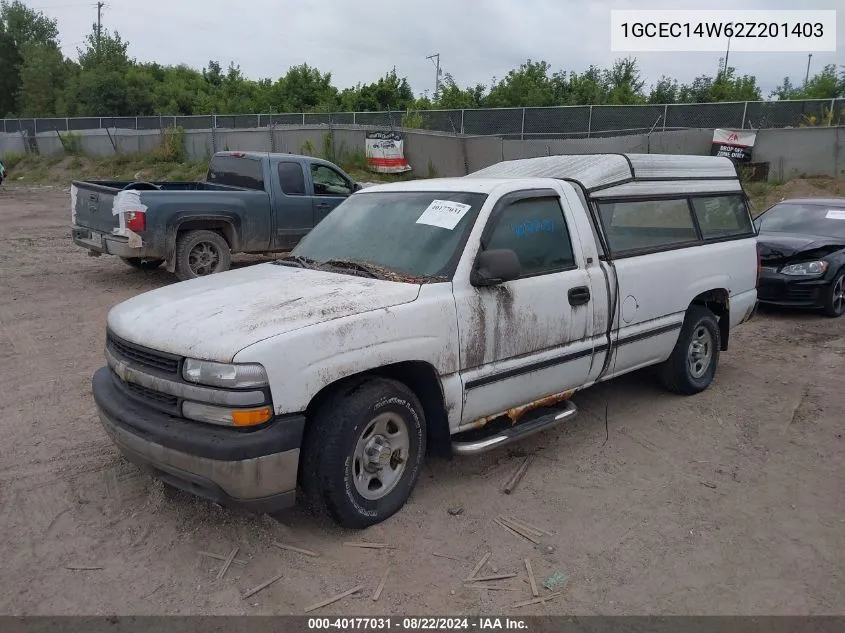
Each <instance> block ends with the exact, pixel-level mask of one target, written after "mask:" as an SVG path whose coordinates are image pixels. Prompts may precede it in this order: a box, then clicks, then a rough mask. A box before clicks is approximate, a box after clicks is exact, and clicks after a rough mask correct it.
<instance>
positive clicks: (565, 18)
mask: <svg viewBox="0 0 845 633" xmlns="http://www.w3.org/2000/svg"><path fill="white" fill-rule="evenodd" d="M24 1H25V2H26V4H27V5H28V6H30V7H32V8H35V9H40V10H42V11H43V12H44V13H45V14H47V15H49V16H50V17H53V18H56V19H57V20H58V25H59V31H60V38H61V40H62V46H63V49H64V52H65V54H66V55H68V56H71V57H74V58H75V57H76V47H77V46H80V45H81V44H82V41H83V39H84V37H85V35H86V33H88V32H90V29H91V25H92V23H93V22H95V21H96V15H97V9H96V1H95V0H88V1H87V2H86V1H85V0H81V1H79V0H24ZM705 6H706V8H708V9H746V10H754V9H807V8H812V9H839V11H838V12H837V52H813V56H812V59H811V64H812V65H811V69H810V74H811V75H812V74H813V72H814V71H818V70H820V69H821V68H822V67H823V66H824V65H825V64H831V63H835V64H837V65H845V4H843V3H842V1H841V0H814V1H812V2H804V1H799V0H745V1H744V2H742V3H739V2H737V0H733V1H723V0H709V1H708V2H707V3H706V5H705V4H704V3H702V2H700V0H692V1H690V0H671V1H669V0H650V1H648V2H643V0H627V1H626V0H579V1H577V2H575V1H573V0H422V1H420V2H402V1H397V0H358V1H357V2H354V3H353V2H348V1H346V2H344V1H343V0H248V1H246V0H241V2H233V1H232V0H178V1H177V0H170V1H167V0H146V1H145V2H139V1H138V0H106V5H105V8H104V9H103V25H104V27H105V28H108V29H109V30H111V31H118V32H119V33H120V34H121V36H122V37H123V38H124V39H125V40H128V41H129V44H130V45H129V54H130V56H132V57H134V58H135V59H137V60H138V61H157V62H159V63H161V64H167V65H170V64H179V63H185V64H188V65H189V66H193V67H196V68H202V67H204V66H206V65H207V64H208V61H209V60H211V59H213V60H217V61H219V62H220V63H221V65H222V66H223V67H224V68H225V67H226V66H228V64H229V62H230V61H233V62H234V63H236V64H238V65H240V67H241V70H242V72H243V73H244V74H245V75H246V76H247V77H250V78H253V79H258V78H261V77H270V78H273V79H276V78H278V77H279V76H280V75H283V74H284V73H285V72H286V71H287V69H288V68H289V67H290V66H293V65H297V64H301V63H303V62H305V63H308V64H309V65H310V66H316V67H317V68H319V69H320V70H321V71H322V72H327V71H328V72H331V74H332V82H333V83H334V85H335V86H337V87H338V88H341V89H342V88H346V87H351V86H354V85H355V84H357V83H358V82H361V83H369V82H372V81H375V80H377V79H378V78H379V77H380V76H383V75H384V74H385V73H386V72H387V71H389V70H390V69H391V68H392V67H394V66H395V67H396V72H397V73H398V74H399V76H404V77H407V78H408V81H409V82H410V84H411V86H412V87H413V89H414V91H415V93H417V94H422V93H423V92H424V91H425V90H428V91H429V92H430V93H433V91H434V82H435V66H434V64H433V62H432V61H431V60H429V59H426V56H428V55H432V54H434V53H439V54H440V63H441V67H442V69H443V72H444V73H450V74H451V75H452V76H453V77H454V78H455V80H456V81H457V83H458V84H459V85H460V86H462V87H466V86H470V85H475V84H476V83H483V84H485V85H489V84H490V83H491V81H492V79H493V78H494V77H495V78H501V77H503V76H504V75H506V74H507V72H508V71H509V70H511V69H513V68H516V67H518V66H519V65H520V64H521V63H523V62H524V61H525V60H526V59H529V58H530V59H533V60H546V61H547V62H549V63H550V64H551V66H552V69H553V70H567V71H568V70H574V71H583V70H584V69H586V68H587V67H588V66H589V65H590V64H595V65H598V66H600V67H609V66H610V65H611V64H612V62H613V60H614V59H615V58H619V57H624V56H625V55H626V53H621V52H620V53H614V52H612V51H611V48H610V10H611V9H657V10H659V9H668V8H672V9H698V8H703V7H705ZM723 55H724V53H693V52H689V53H637V54H636V57H637V58H638V60H639V64H640V69H641V71H642V76H643V78H644V79H645V80H646V86H649V85H651V84H653V83H654V82H656V81H657V80H658V79H659V78H660V76H661V75H668V76H671V77H674V78H677V79H678V80H680V81H682V82H690V81H692V80H693V79H694V78H695V77H696V76H698V75H701V74H705V73H706V74H711V75H712V74H715V72H716V70H717V68H718V64H719V57H720V56H723ZM807 61H808V56H807V53H804V52H797V53H759V52H758V53H750V52H738V51H731V52H730V57H729V62H730V65H731V66H734V67H736V69H737V72H738V73H739V74H752V75H756V76H757V78H758V83H759V84H760V85H761V87H762V91H763V94H764V95H765V96H768V95H769V93H770V92H771V91H772V90H773V89H774V88H775V87H777V86H778V85H779V84H780V83H781V82H782V80H783V78H784V76H789V77H790V78H791V79H792V81H793V83H794V84H800V83H802V82H803V80H804V74H805V72H806V69H807Z"/></svg>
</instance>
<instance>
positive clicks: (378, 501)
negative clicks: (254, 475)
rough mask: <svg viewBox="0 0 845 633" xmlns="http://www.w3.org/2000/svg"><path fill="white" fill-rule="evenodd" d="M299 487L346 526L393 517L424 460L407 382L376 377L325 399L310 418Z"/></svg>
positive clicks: (422, 435)
mask: <svg viewBox="0 0 845 633" xmlns="http://www.w3.org/2000/svg"><path fill="white" fill-rule="evenodd" d="M309 426H310V428H309V430H308V435H307V439H306V442H305V446H304V447H303V456H302V464H301V468H300V481H301V485H302V493H303V496H304V501H305V504H306V505H307V506H309V507H310V508H311V509H312V510H316V511H318V512H320V513H322V514H328V515H329V516H331V517H332V518H333V519H334V520H335V522H336V523H338V524H339V525H341V526H343V527H347V528H365V527H368V526H370V525H373V524H375V523H379V522H381V521H384V520H385V519H387V518H388V517H390V516H391V515H393V514H395V513H396V512H398V511H399V510H400V509H401V508H402V506H404V505H405V502H406V501H407V500H408V497H409V496H410V494H411V491H412V490H413V488H414V485H415V484H416V482H417V479H418V478H419V474H420V468H421V466H422V461H423V457H424V455H425V444H426V430H425V417H424V414H423V409H422V406H421V405H420V402H419V400H418V399H417V397H416V396H415V395H414V393H413V392H412V391H411V390H410V389H408V387H406V386H405V385H404V384H402V383H399V382H396V381H393V380H386V379H373V380H369V381H366V382H363V383H359V384H358V385H357V386H354V387H353V386H350V387H348V388H346V389H343V390H341V391H338V392H336V393H335V394H334V395H333V396H332V397H329V398H328V399H327V400H326V401H325V402H324V403H323V404H322V405H321V406H320V407H319V409H318V410H317V412H316V413H315V414H314V416H313V417H312V419H311V420H309Z"/></svg>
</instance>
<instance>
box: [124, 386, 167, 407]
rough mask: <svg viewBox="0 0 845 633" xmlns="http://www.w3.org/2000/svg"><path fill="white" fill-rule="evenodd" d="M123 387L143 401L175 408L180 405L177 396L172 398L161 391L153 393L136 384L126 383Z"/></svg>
mask: <svg viewBox="0 0 845 633" xmlns="http://www.w3.org/2000/svg"><path fill="white" fill-rule="evenodd" d="M123 385H124V386H125V387H126V389H127V390H129V392H130V393H132V394H133V395H135V396H137V397H138V398H141V399H142V400H148V401H152V402H155V403H158V404H160V405H164V406H166V407H175V406H176V405H177V404H179V398H177V397H176V396H171V395H170V394H166V393H161V392H159V391H153V390H152V389H147V388H146V387H142V386H141V385H138V384H135V383H134V382H124V383H123Z"/></svg>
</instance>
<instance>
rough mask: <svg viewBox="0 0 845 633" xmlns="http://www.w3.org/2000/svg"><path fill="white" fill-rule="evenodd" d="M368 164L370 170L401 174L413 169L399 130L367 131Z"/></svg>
mask: <svg viewBox="0 0 845 633" xmlns="http://www.w3.org/2000/svg"><path fill="white" fill-rule="evenodd" d="M365 142H366V153H367V165H368V166H369V168H370V171H375V172H378V173H381V174H399V173H402V172H406V171H411V166H410V165H409V164H408V161H407V160H405V148H404V142H403V140H402V135H401V134H400V133H399V132H367V138H366V141H365Z"/></svg>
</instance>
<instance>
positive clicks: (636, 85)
mask: <svg viewBox="0 0 845 633" xmlns="http://www.w3.org/2000/svg"><path fill="white" fill-rule="evenodd" d="M604 84H605V86H606V90H607V102H608V103H610V104H611V105H628V104H634V103H642V102H644V101H645V97H644V96H643V86H644V85H645V81H643V80H642V78H641V77H640V70H639V68H638V66H637V60H636V59H635V58H633V57H626V58H625V59H617V60H616V61H614V62H613V66H612V67H611V69H610V70H608V71H605V73H604Z"/></svg>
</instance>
